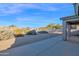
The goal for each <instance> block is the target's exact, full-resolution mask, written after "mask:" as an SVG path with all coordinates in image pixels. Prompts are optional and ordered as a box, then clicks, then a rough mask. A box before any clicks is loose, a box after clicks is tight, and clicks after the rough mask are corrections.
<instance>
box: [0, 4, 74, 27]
mask: <svg viewBox="0 0 79 59" xmlns="http://www.w3.org/2000/svg"><path fill="white" fill-rule="evenodd" d="M73 14H74V8H73V5H72V4H71V3H25V4H24V3H18V4H12V3H11V4H10V3H9V4H0V25H1V26H9V25H16V26H18V27H33V28H34V27H41V26H46V25H47V24H50V23H54V24H62V21H61V20H60V18H61V17H62V16H70V15H73Z"/></svg>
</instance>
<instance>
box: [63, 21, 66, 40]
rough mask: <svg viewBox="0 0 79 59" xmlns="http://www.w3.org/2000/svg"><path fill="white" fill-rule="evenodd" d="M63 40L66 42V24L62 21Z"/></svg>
mask: <svg viewBox="0 0 79 59" xmlns="http://www.w3.org/2000/svg"><path fill="white" fill-rule="evenodd" d="M63 39H64V41H66V40H67V23H66V22H65V21H63Z"/></svg>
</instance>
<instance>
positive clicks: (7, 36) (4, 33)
mask: <svg viewBox="0 0 79 59" xmlns="http://www.w3.org/2000/svg"><path fill="white" fill-rule="evenodd" d="M15 39H16V38H15V36H14V34H13V33H12V32H11V31H10V30H4V29H2V30H1V29H0V51H3V50H6V49H8V48H10V47H11V46H12V45H13V44H14V43H15Z"/></svg>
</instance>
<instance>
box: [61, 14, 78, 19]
mask: <svg viewBox="0 0 79 59" xmlns="http://www.w3.org/2000/svg"><path fill="white" fill-rule="evenodd" d="M76 18H79V16H77V15H72V16H66V17H62V18H60V19H61V20H69V19H76Z"/></svg>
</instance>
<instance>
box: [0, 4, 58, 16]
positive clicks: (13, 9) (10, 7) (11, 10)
mask: <svg viewBox="0 0 79 59" xmlns="http://www.w3.org/2000/svg"><path fill="white" fill-rule="evenodd" d="M45 5H46V6H45ZM24 9H26V10H28V9H38V10H41V11H56V10H58V8H55V7H53V6H51V5H48V4H32V3H26V4H25V3H24V4H0V16H4V15H10V14H18V13H20V12H22V11H23V10H24Z"/></svg>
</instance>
